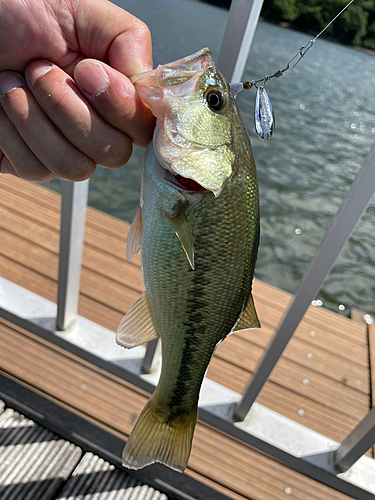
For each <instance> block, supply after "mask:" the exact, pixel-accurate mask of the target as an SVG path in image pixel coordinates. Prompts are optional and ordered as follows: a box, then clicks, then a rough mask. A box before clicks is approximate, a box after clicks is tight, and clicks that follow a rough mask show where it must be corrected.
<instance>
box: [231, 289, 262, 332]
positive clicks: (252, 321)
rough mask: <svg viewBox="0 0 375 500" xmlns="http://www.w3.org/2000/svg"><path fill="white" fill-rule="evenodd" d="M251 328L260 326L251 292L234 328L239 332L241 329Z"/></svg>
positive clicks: (234, 330)
mask: <svg viewBox="0 0 375 500" xmlns="http://www.w3.org/2000/svg"><path fill="white" fill-rule="evenodd" d="M249 328H260V322H259V319H258V315H257V312H256V310H255V306H254V299H253V296H252V295H251V294H250V297H249V299H248V301H247V304H246V306H245V308H244V310H243V313H242V314H241V316H240V319H239V320H238V321H237V323H236V326H235V327H234V328H233V332H238V331H239V330H248V329H249Z"/></svg>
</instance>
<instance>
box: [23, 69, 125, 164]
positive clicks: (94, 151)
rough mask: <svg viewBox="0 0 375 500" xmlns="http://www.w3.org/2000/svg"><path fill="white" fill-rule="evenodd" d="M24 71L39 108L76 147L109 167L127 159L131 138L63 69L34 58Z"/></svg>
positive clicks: (98, 162)
mask: <svg viewBox="0 0 375 500" xmlns="http://www.w3.org/2000/svg"><path fill="white" fill-rule="evenodd" d="M25 74H26V80H27V81H28V84H29V87H30V89H31V91H32V93H33V95H34V97H35V98H36V100H37V101H38V103H39V105H40V106H41V108H42V109H43V110H44V112H45V113H46V114H47V116H48V117H49V118H50V119H51V121H52V122H53V123H54V124H55V125H56V126H57V128H58V129H59V130H60V131H61V132H62V134H63V135H64V136H65V137H66V138H67V139H68V141H69V142H70V143H72V144H73V145H74V146H75V147H76V148H78V149H79V150H80V151H82V152H83V153H84V154H85V155H86V156H88V157H89V158H91V159H92V160H94V162H95V163H97V164H99V165H101V166H104V167H108V168H118V167H121V166H122V165H124V164H125V163H126V162H127V161H128V160H129V158H130V155H131V152H132V142H131V139H130V138H129V137H128V136H127V135H125V134H124V133H123V132H121V131H120V130H118V129H116V128H115V127H113V126H112V125H110V124H109V123H107V122H106V121H105V120H104V119H103V118H101V116H100V115H99V114H98V113H97V112H96V111H95V109H94V108H93V107H92V106H91V105H90V104H89V102H88V101H87V99H86V98H85V97H84V96H83V94H82V93H81V92H80V90H79V89H78V87H77V85H76V84H75V82H74V81H73V80H72V79H71V78H70V77H69V76H68V75H67V74H66V73H65V72H64V71H62V70H61V69H60V68H58V67H57V66H54V65H51V64H49V63H48V62H47V61H43V60H36V61H32V62H31V63H30V64H29V65H28V66H27V68H26V73H25Z"/></svg>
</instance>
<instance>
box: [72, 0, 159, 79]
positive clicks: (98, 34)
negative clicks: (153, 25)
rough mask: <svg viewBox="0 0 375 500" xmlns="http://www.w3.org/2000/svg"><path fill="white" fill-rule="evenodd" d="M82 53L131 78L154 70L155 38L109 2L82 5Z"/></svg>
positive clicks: (79, 30)
mask: <svg viewBox="0 0 375 500" xmlns="http://www.w3.org/2000/svg"><path fill="white" fill-rule="evenodd" d="M75 26H76V30H77V33H79V44H80V50H81V52H82V53H83V54H85V55H86V56H87V57H91V58H93V59H100V60H102V61H107V62H108V63H109V65H110V66H112V67H113V68H115V69H117V70H118V71H120V72H121V73H123V74H124V75H127V76H132V75H136V74H138V73H142V72H143V71H148V70H150V69H152V47H151V35H150V31H149V29H148V28H147V26H146V25H145V24H144V23H143V22H142V21H140V20H139V19H137V18H136V17H134V16H133V15H132V14H130V13H129V12H126V11H125V10H123V9H121V8H120V7H118V6H117V5H114V4H113V3H110V2H107V1H106V0H96V1H95V2H87V1H81V2H80V3H77V8H76V11H75Z"/></svg>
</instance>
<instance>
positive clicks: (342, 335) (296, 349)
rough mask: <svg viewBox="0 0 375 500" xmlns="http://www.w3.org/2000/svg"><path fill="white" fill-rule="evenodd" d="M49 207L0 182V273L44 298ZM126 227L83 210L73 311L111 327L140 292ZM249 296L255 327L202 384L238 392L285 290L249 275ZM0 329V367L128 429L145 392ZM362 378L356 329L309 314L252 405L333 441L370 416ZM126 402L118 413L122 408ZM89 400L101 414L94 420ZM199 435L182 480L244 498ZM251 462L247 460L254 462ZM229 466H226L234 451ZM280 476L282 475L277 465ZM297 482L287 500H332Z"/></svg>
mask: <svg viewBox="0 0 375 500" xmlns="http://www.w3.org/2000/svg"><path fill="white" fill-rule="evenodd" d="M60 203H61V198H60V196H59V195H58V194H56V193H55V192H52V191H50V190H46V189H45V188H42V187H40V186H37V185H33V184H30V183H27V182H25V181H22V180H20V179H16V178H12V177H11V176H1V177H0V242H1V244H0V276H2V277H4V278H5V279H9V280H10V281H13V282H15V283H16V284H18V285H20V286H23V287H25V288H27V289H29V290H31V291H33V292H34V293H38V294H40V295H41V296H43V297H45V298H46V299H48V300H51V301H54V300H55V298H56V293H57V284H56V279H57V266H58V247H59V224H60ZM128 230H129V224H128V223H126V222H123V221H120V220H117V219H115V218H113V217H111V216H108V215H105V214H103V213H101V212H98V211H96V210H94V209H92V208H89V209H88V210H87V215H86V230H85V245H84V254H83V266H82V279H81V290H80V300H79V314H80V315H82V316H84V317H86V318H88V319H90V320H91V321H94V322H96V323H98V324H101V325H102V326H104V327H106V328H108V329H110V330H112V331H114V330H115V329H116V328H117V325H118V323H119V321H120V320H121V318H122V316H123V314H124V313H126V312H127V311H128V310H129V308H130V306H131V305H132V304H133V303H134V302H135V300H136V299H137V298H138V297H139V295H140V293H141V292H142V291H143V281H142V276H141V270H140V258H139V255H136V256H135V257H134V258H133V259H132V261H131V263H128V262H127V261H126V257H125V248H126V236H127V232H128ZM254 297H255V303H256V307H257V310H258V314H259V317H260V320H261V323H262V328H261V329H260V330H257V331H255V330H249V331H241V332H236V333H235V334H233V335H231V336H230V337H228V339H226V340H225V342H223V343H222V344H220V345H219V346H218V349H217V351H216V353H215V355H214V357H213V359H212V361H211V364H210V366H209V369H208V376H209V378H211V379H212V380H214V381H216V382H218V383H221V384H222V385H225V386H227V387H229V388H230V389H232V390H234V391H236V392H239V393H240V392H242V391H243V389H244V388H245V387H246V385H247V383H248V381H249V380H250V378H251V376H252V374H253V372H254V370H255V368H256V366H257V364H258V362H259V360H260V359H261V357H262V356H263V353H264V352H265V349H266V348H267V346H268V344H269V342H270V341H271V339H272V337H273V335H274V334H275V332H276V330H277V326H278V325H279V323H280V321H281V319H282V317H283V315H284V314H285V311H286V309H287V307H288V305H289V304H290V303H291V300H292V296H291V294H289V293H287V292H285V291H282V290H279V289H277V288H275V287H273V286H271V285H269V284H266V283H264V282H261V281H259V280H256V279H255V280H254ZM2 328H5V329H6V334H4V333H3V334H0V349H1V351H0V359H1V361H0V363H1V364H0V366H1V367H2V369H3V370H5V371H7V372H8V373H13V375H14V376H16V377H18V378H19V379H20V380H23V381H24V382H27V383H28V384H30V385H31V386H32V387H34V388H35V389H36V390H40V391H42V392H43V393H46V394H49V395H50V396H51V397H53V398H55V399H56V400H58V401H59V402H60V404H62V405H67V406H68V407H69V408H71V409H73V410H74V411H76V412H79V413H81V414H82V415H85V417H86V418H88V419H95V421H96V422H98V423H99V424H100V425H102V426H106V427H108V428H110V429H111V431H112V432H118V433H120V434H121V435H125V436H126V435H127V434H128V433H129V432H130V430H131V428H132V426H133V423H134V420H135V418H136V416H137V415H138V413H139V411H140V409H141V408H142V406H143V404H144V402H145V400H146V398H147V395H145V394H143V393H142V392H139V391H137V390H135V389H134V388H133V387H131V386H127V385H126V384H125V385H124V384H121V383H120V382H119V381H118V380H116V381H114V379H113V378H112V377H110V376H108V374H107V375H106V374H105V373H102V372H101V371H100V370H99V371H95V369H94V368H93V367H88V366H87V365H86V364H85V363H81V364H80V363H79V362H78V365H79V367H77V366H76V364H77V360H73V359H72V358H70V357H69V356H66V355H65V356H64V354H63V353H61V352H58V351H55V350H54V349H51V348H50V346H48V345H45V344H43V343H41V342H40V341H36V340H35V339H32V338H30V337H28V335H27V333H25V332H21V331H20V330H17V328H11V327H10V326H9V325H5V326H1V327H0V330H1V329H2ZM3 353H6V356H5V354H3ZM35 356H36V358H35V359H34V360H33V359H32V358H33V357H35ZM46 356H47V357H48V362H45V366H46V368H45V372H43V370H42V369H41V365H40V364H38V362H37V361H36V360H41V359H44V358H45V357H46ZM61 356H62V358H61ZM62 359H64V366H65V369H66V376H64V377H63V379H59V377H58V375H57V374H56V373H55V371H54V370H55V366H56V364H58V363H60V362H62V361H61V360H62ZM26 366H27V367H28V368H25V367H26ZM87 370H88V371H87ZM93 373H95V374H96V375H93ZM373 373H374V371H372V374H373ZM47 375H48V376H47ZM372 376H373V375H372ZM90 377H91V378H90ZM306 380H308V383H306ZM304 381H305V383H304ZM370 382H371V380H370V367H369V350H368V342H367V329H366V325H364V324H359V323H356V322H355V321H352V320H350V319H348V318H345V317H343V316H340V315H337V314H335V313H333V312H331V311H327V310H325V309H324V308H321V307H313V306H311V307H310V308H309V310H308V312H307V314H306V316H305V317H304V319H303V321H302V322H301V324H300V325H299V327H298V328H297V330H296V332H295V335H294V337H293V338H292V340H291V342H290V343H289V345H288V347H287V348H286V350H285V352H284V354H283V356H282V357H281V359H280V360H279V362H278V364H277V366H276V368H275V370H274V372H273V373H272V375H271V377H270V380H269V381H268V382H267V383H266V385H265V387H264V389H263V391H262V393H261V394H260V396H259V399H258V401H259V402H260V403H261V404H264V405H265V406H267V407H268V408H270V409H272V410H274V411H277V412H279V413H281V414H282V415H285V416H287V417H288V418H291V419H293V420H295V421H296V422H298V423H301V424H303V425H306V426H307V427H309V428H311V429H313V430H315V431H317V432H319V433H321V434H323V435H326V436H327V437H329V438H331V439H335V440H337V441H341V440H342V439H343V438H344V437H345V436H346V435H347V434H348V433H349V432H350V430H351V429H352V428H353V427H354V426H355V425H356V424H357V423H358V422H359V421H360V420H361V418H363V416H364V415H365V414H366V413H367V411H368V409H369V406H370V398H371V397H372V395H371V387H374V385H373V384H374V381H373V380H372V384H371V383H370ZM108 384H109V385H108ZM112 384H114V385H112ZM82 387H85V389H82ZM113 391H115V392H113ZM116 391H117V392H116ZM134 393H135V395H134ZM126 400H128V401H129V405H126V408H125V409H124V407H123V406H124V405H123V401H126ZM98 401H101V402H102V405H103V404H104V406H105V407H106V411H104V412H103V408H102V406H101V404H100V403H98ZM337 422H340V425H337ZM200 425H201V424H200ZM199 428H200V427H199ZM199 432H200V431H199ZM199 432H198V433H197V435H200V434H199ZM213 432H216V431H213ZM211 437H212V436H211ZM206 438H207V439H208V437H207V435H206V437H205V438H202V439H203V441H202V443H203V444H200V441H194V443H195V446H196V449H197V457H195V455H194V456H192V462H191V464H192V465H191V467H190V469H189V472H188V473H190V474H192V475H197V476H199V478H204V480H205V481H206V482H207V484H210V485H212V484H213V485H215V486H214V487H216V488H217V489H219V490H220V491H223V492H225V494H228V492H230V494H231V495H232V498H235V499H244V498H250V496H249V494H250V493H249V492H248V491H247V490H245V484H247V485H248V487H249V484H250V483H249V478H247V479H246V474H245V473H244V475H243V476H241V477H242V478H243V479H241V480H243V481H244V482H243V484H242V483H241V482H240V480H239V482H238V485H235V484H234V485H233V484H232V483H233V482H234V483H235V480H234V476H233V477H232V476H231V479H230V481H228V483H227V482H225V481H224V479H223V478H222V477H220V476H222V475H223V474H218V475H212V474H213V473H212V471H210V467H211V469H212V468H213V465H212V463H211V465H210V463H206V462H207V457H206V456H202V453H203V450H204V449H205V448H206V449H207V447H209V446H210V444H209V443H208V441H207V442H206V441H205V439H206ZM227 445H228V446H229V443H227ZM222 453H224V448H223V449H222ZM233 453H234V452H233ZM246 453H248V451H246ZM258 458H259V457H258V455H256V457H255V458H254V460H258ZM212 460H213V458H212ZM231 460H232V461H233V463H235V462H236V458H235V456H234V455H233V456H231ZM208 462H210V461H208ZM211 462H212V461H211ZM224 463H225V462H224ZM270 463H274V462H273V461H272V460H271V461H270ZM249 467H250V466H249ZM270 467H271V465H270ZM272 467H273V466H272ZM254 470H255V469H254ZM287 470H288V471H289V469H287ZM283 473H284V474H286V471H285V469H283ZM241 474H242V473H241ZM257 474H258V475H259V474H262V472H260V471H257V472H256V473H255V472H254V478H255V476H256V475H257ZM275 474H276V473H275ZM278 474H279V473H278ZM266 475H267V474H266ZM266 475H265V476H264V478H265V477H266ZM302 477H304V476H302ZM200 480H201V479H200ZM246 481H247V483H246ZM264 481H266V479H264ZM300 481H302V478H301V477H300V476H298V480H296V483H295V485H294V486H293V492H296V493H295V494H296V495H297V496H296V498H304V499H305V498H313V499H315V498H327V497H329V498H336V497H332V494H336V493H337V492H334V493H332V490H330V489H329V488H328V489H326V490H324V493H319V495H320V494H321V496H319V495H318V496H316V497H315V496H313V495H312V494H311V492H310V491H307V489H306V488H307V486H306V485H305V486H304V487H303V488H302V490H301V491H300V492H299V489H298V488H299V483H300ZM302 482H303V481H302ZM229 483H230V484H229ZM277 484H278V485H279V486H278V488H275V489H274V490H272V492H271V493H269V492H268V493H269V494H268V496H267V495H266V493H265V492H266V491H267V488H268V486H267V487H266V486H265V483H264V485H262V486H260V490H259V491H258V490H256V488H255V493H256V495H255V496H254V495H253V494H252V493H251V495H252V496H251V498H257V499H258V498H259V499H263V498H267V499H268V498H271V497H272V498H273V496H272V495H274V497H275V498H281V497H283V498H284V497H285V491H284V490H285V487H288V485H285V486H284V490H283V489H282V488H281V486H280V485H281V483H277ZM293 484H294V483H293ZM314 485H315V483H314ZM289 487H290V486H289ZM262 488H264V491H261V489H262ZM321 491H323V490H321ZM298 492H299V493H298ZM331 493H332V494H331ZM293 494H294V493H293ZM298 495H299V496H298ZM303 495H304V496H303ZM337 498H347V497H345V496H338V497H337Z"/></svg>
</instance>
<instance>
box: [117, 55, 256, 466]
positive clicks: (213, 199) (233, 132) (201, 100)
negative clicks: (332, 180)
mask: <svg viewBox="0 0 375 500" xmlns="http://www.w3.org/2000/svg"><path fill="white" fill-rule="evenodd" d="M187 67H188V68H189V69H191V70H192V71H191V72H190V77H189V79H188V80H187V76H186V74H187V73H186V68H187ZM165 68H166V67H164V66H162V67H159V68H157V69H156V70H154V71H152V72H149V73H145V74H143V76H142V75H140V76H139V78H136V81H135V87H136V89H137V91H138V93H139V95H140V97H141V99H142V100H143V101H144V102H145V104H147V105H149V106H150V107H151V110H152V108H153V106H155V101H156V100H158V104H157V109H158V121H157V126H156V129H155V133H154V140H153V143H152V144H150V145H149V147H148V148H147V151H146V155H145V164H144V170H143V178H142V193H141V201H140V210H139V213H138V215H137V216H136V218H135V220H134V222H133V224H132V227H131V229H130V232H129V235H128V242H129V241H130V248H131V249H132V252H130V255H129V254H127V255H128V257H131V253H134V252H135V251H136V250H137V249H138V248H140V247H141V248H142V254H141V258H142V273H143V278H144V282H145V286H146V292H145V294H143V295H142V297H141V298H140V299H139V301H137V303H136V304H135V305H134V306H133V307H132V309H131V310H130V311H129V313H128V314H127V315H126V316H125V318H124V319H123V321H122V322H121V324H120V326H119V329H118V332H117V341H118V342H119V343H120V344H121V345H124V346H125V347H133V346H134V345H136V338H137V336H138V338H139V343H141V341H142V342H144V341H147V340H151V339H152V338H155V337H156V336H159V337H161V341H162V342H161V345H162V368H161V375H160V380H159V383H158V385H157V387H156V389H155V391H154V394H153V395H152V397H151V399H150V400H149V401H148V403H147V404H146V406H145V408H144V409H143V410H142V413H141V415H140V416H139V418H138V420H137V422H136V424H135V427H134V428H133V430H132V433H131V435H130V437H129V440H128V443H127V445H126V447H125V449H124V452H123V463H124V465H125V466H127V467H130V468H136V469H137V468H141V467H144V466H145V465H149V464H151V463H153V462H161V463H164V464H166V465H168V466H170V467H172V468H174V469H177V470H179V471H182V470H184V468H185V467H186V465H187V461H188V457H189V454H190V449H191V441H192V437H193V432H194V427H195V423H196V417H197V407H198V399H199V391H200V387H201V384H202V380H203V377H204V375H205V373H206V370H207V366H208V364H209V362H210V359H211V357H212V355H213V352H214V350H215V348H216V345H217V344H218V343H219V342H220V341H222V340H223V339H225V337H226V336H227V335H228V334H229V333H231V332H232V331H233V330H234V329H243V328H254V327H259V321H258V318H257V316H256V312H255V309H254V304H253V301H252V296H251V285H252V278H253V273H254V266H255V260H256V254H257V247H258V240H259V218H258V212H259V208H258V187H257V179H256V172H255V164H254V159H253V156H252V151H251V145H250V141H249V139H248V136H247V134H246V130H245V127H244V125H243V123H242V119H241V117H240V115H239V112H238V109H237V106H236V103H235V101H234V98H233V95H232V93H231V90H230V88H229V85H228V83H227V82H226V81H225V80H224V78H223V77H222V75H220V73H219V72H218V71H217V70H216V68H215V66H214V63H213V61H212V58H211V54H210V53H209V51H208V49H203V50H202V51H200V52H198V53H196V54H193V55H192V56H189V57H188V58H185V59H183V60H181V61H176V62H175V63H171V64H169V65H167V69H165ZM171 69H173V71H170V70H171ZM180 69H181V79H180V80H179V77H178V74H179V73H178V72H179V70H180ZM182 69H183V71H182ZM168 71H170V72H168ZM168 74H171V75H172V77H171V78H170V81H169V80H168ZM161 90H162V91H161ZM163 92H166V97H165V102H164V101H163V95H164V94H163ZM212 92H213V93H214V94H215V95H214V97H213V99H211V100H210V99H208V97H207V96H209V95H210V93H212ZM215 96H216V97H215ZM210 102H212V103H213V105H212V106H213V107H212V106H211V107H210V105H209V103H210ZM163 104H164V108H163ZM215 106H217V107H218V108H219V109H215ZM162 109H164V111H165V116H166V117H169V118H168V120H167V118H166V122H167V125H168V127H169V129H168V130H172V129H173V130H175V131H177V133H176V134H170V133H168V134H165V130H164V121H163V120H162V118H160V116H161V110H162ZM171 110H173V113H172V112H171ZM171 116H172V118H170V117H171ZM173 120H174V122H173ZM228 169H229V170H228ZM228 171H229V172H230V173H229V174H228ZM181 177H182V178H184V179H185V180H184V182H180V179H181ZM189 179H190V180H191V181H193V182H192V183H189V181H188V180H189ZM194 183H197V184H199V186H201V187H203V188H204V189H201V188H200V189H198V190H195V191H194V189H191V186H194ZM189 189H190V190H189ZM136 240H137V241H136ZM140 311H141V312H140ZM145 317H148V318H149V319H148V320H147V321H145V320H144V318H145ZM150 317H151V318H150ZM150 324H152V327H150Z"/></svg>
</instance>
